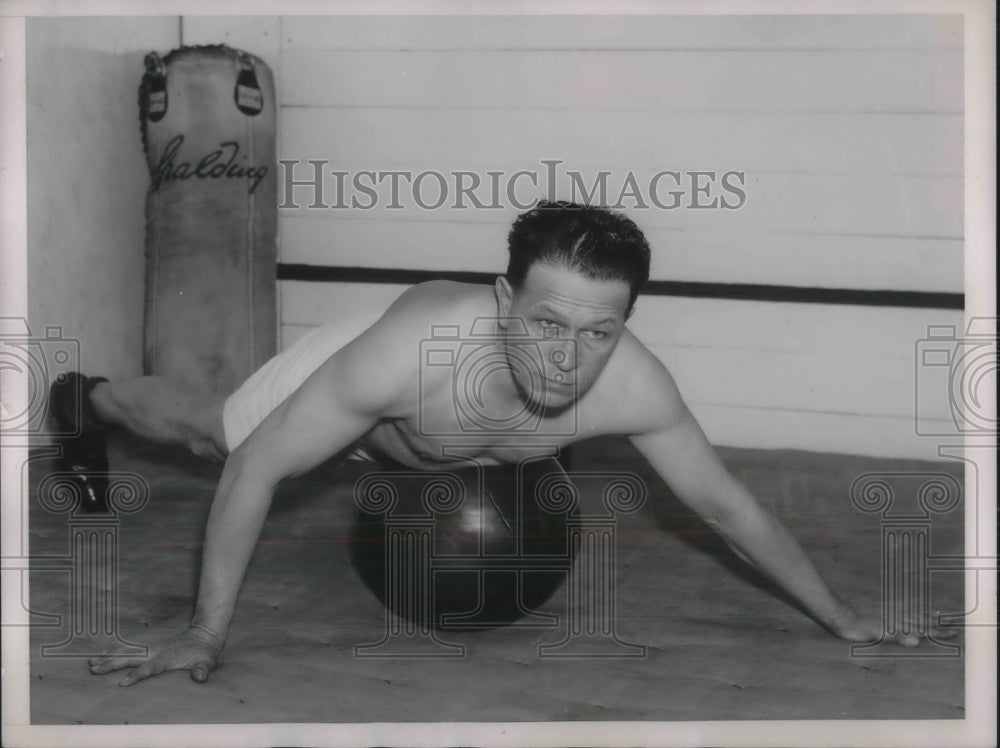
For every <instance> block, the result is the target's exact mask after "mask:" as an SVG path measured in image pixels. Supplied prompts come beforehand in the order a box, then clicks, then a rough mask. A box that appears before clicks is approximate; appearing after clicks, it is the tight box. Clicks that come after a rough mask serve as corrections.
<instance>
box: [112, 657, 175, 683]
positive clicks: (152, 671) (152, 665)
mask: <svg viewBox="0 0 1000 748" xmlns="http://www.w3.org/2000/svg"><path fill="white" fill-rule="evenodd" d="M165 669H166V668H164V667H163V665H161V664H160V663H159V662H158V661H156V660H151V661H150V662H146V663H143V664H142V665H140V666H139V667H137V668H136V669H135V670H133V671H132V672H131V673H129V674H128V675H126V676H125V677H124V678H122V680H121V682H120V683H119V684H118V685H119V686H131V685H132V684H133V683H138V682H139V681H141V680H146V678H148V677H150V676H151V675H159V674H160V673H162V672H163V671H164V670H165Z"/></svg>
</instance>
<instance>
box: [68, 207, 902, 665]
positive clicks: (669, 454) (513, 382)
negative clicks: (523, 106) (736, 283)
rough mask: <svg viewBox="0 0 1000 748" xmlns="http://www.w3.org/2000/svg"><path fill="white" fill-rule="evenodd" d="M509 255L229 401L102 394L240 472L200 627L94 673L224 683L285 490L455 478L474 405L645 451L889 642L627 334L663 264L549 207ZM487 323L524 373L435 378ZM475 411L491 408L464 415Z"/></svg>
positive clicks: (718, 516)
mask: <svg viewBox="0 0 1000 748" xmlns="http://www.w3.org/2000/svg"><path fill="white" fill-rule="evenodd" d="M509 249H510V264H509V266H508V270H507V273H506V275H505V276H501V277H499V278H497V279H496V283H495V285H494V286H493V287H490V286H481V285H471V284H462V283H453V282H447V281H435V282H430V283H423V284H420V285H417V286H414V287H413V288H411V289H409V290H408V291H407V292H406V293H404V294H403V295H402V296H401V297H400V298H399V299H398V300H397V301H396V302H395V303H393V304H392V305H391V306H390V307H389V309H388V310H387V311H386V312H385V313H384V315H383V316H382V317H381V318H379V319H378V320H377V321H376V322H375V323H374V324H372V325H371V326H369V327H367V328H366V329H364V330H363V331H361V332H360V334H358V335H357V336H356V337H354V335H353V333H351V335H350V337H351V338H352V339H350V340H349V342H348V341H344V340H338V336H340V337H343V333H342V332H337V331H336V330H337V325H333V326H327V327H324V328H320V329H319V330H318V331H316V332H315V333H313V334H311V335H310V336H308V338H307V339H303V341H300V342H299V343H296V345H294V346H292V347H291V348H290V349H289V350H288V351H286V352H284V353H283V354H281V355H279V356H278V357H276V358H275V359H272V361H271V362H269V363H268V364H265V366H264V367H262V369H261V370H260V371H259V372H257V373H256V374H255V375H254V376H253V377H251V378H250V380H248V382H247V383H246V384H244V385H243V387H241V388H240V390H238V391H237V392H236V393H235V394H234V395H233V396H232V397H230V398H228V399H227V400H221V399H216V398H209V397H206V396H205V395H193V394H191V393H188V392H185V391H184V390H183V389H181V388H179V387H177V386H176V385H173V384H171V383H169V382H166V381H165V380H163V379H161V378H157V377H143V378H140V379H136V380H131V381H123V382H116V383H109V382H106V381H103V380H90V381H89V382H86V381H85V386H84V388H83V390H84V392H85V393H88V395H89V397H88V399H87V400H86V402H85V411H86V412H87V413H89V414H90V418H89V421H91V422H99V423H100V422H103V423H104V424H113V425H118V426H123V427H125V428H127V429H129V430H130V431H132V432H134V433H136V434H139V435H141V436H143V437H146V438H151V439H155V440H158V441H161V442H165V443H175V444H183V445H186V446H188V447H189V448H190V449H191V450H192V451H194V452H196V453H197V454H201V455H206V456H213V455H214V456H217V457H219V458H224V459H225V467H224V469H223V471H222V477H221V479H220V481H219V485H218V488H217V489H216V493H215V498H214V500H213V502H212V507H211V512H210V514H209V518H208V525H207V528H206V531H205V544H204V557H203V563H202V572H201V580H200V585H199V590H198V599H197V605H196V608H195V612H194V616H193V619H192V622H191V625H190V627H189V628H188V629H187V630H186V631H184V632H183V633H181V634H180V635H178V636H176V637H174V638H173V639H170V640H169V641H167V642H165V643H163V644H160V645H154V646H152V647H151V648H150V656H149V657H148V658H135V657H128V656H125V657H123V656H116V655H114V654H113V653H112V654H109V655H105V656H103V657H100V658H94V659H92V660H91V661H90V670H91V672H92V673H95V674H103V673H108V672H111V671H115V670H120V669H123V668H133V669H132V670H131V671H130V672H129V673H128V674H127V675H126V676H125V678H124V680H122V681H121V685H132V684H133V683H136V682H138V681H140V680H142V679H144V678H148V677H150V676H152V675H156V674H159V673H163V672H166V671H169V670H178V669H185V670H189V671H190V673H191V677H192V678H193V679H194V680H195V681H198V682H204V681H205V680H207V678H208V675H209V673H210V672H211V671H212V670H214V669H215V668H216V667H218V666H219V665H220V664H221V662H222V649H223V646H224V644H225V641H226V636H227V632H228V628H229V624H230V620H231V618H232V615H233V610H234V607H235V605H236V599H237V594H238V592H239V590H240V587H241V584H242V581H243V576H244V573H245V571H246V568H247V564H248V563H249V561H250V557H251V554H252V553H253V550H254V546H255V544H256V542H257V538H258V536H259V534H260V531H261V528H262V526H263V524H264V521H265V519H266V517H267V514H268V509H269V507H270V503H271V498H272V493H273V491H274V488H275V485H276V484H277V483H278V482H279V481H280V480H282V479H283V478H285V477H288V476H293V475H298V474H301V473H304V472H305V471H308V470H310V469H311V468H313V467H315V466H317V465H319V464H320V463H322V462H324V461H326V460H328V459H329V458H331V457H332V456H334V455H337V454H346V452H347V451H348V450H350V449H354V448H357V447H362V448H364V449H366V450H368V451H369V452H374V453H376V454H379V453H380V454H383V455H387V456H389V457H390V458H392V459H395V460H396V461H398V462H401V463H404V464H406V465H408V466H411V467H414V468H418V469H420V468H424V469H440V468H441V465H442V462H443V461H445V460H446V459H447V458H446V456H445V455H444V454H443V453H442V451H441V447H442V445H444V444H452V445H454V444H455V443H456V439H455V438H454V437H445V436H436V435H435V434H437V433H441V432H443V431H447V430H448V429H439V430H436V429H433V428H424V427H423V426H424V425H425V423H426V419H427V418H428V417H430V418H438V419H441V421H442V423H445V422H448V421H449V419H452V425H454V422H453V421H454V419H456V418H457V416H456V415H455V414H456V410H457V409H456V404H457V405H470V404H471V405H475V407H476V408H478V409H479V411H481V412H483V413H484V414H485V417H487V418H489V417H495V419H497V420H502V419H503V418H504V417H505V414H511V413H516V412H518V411H524V409H525V408H528V409H530V410H531V413H533V414H535V415H537V418H538V421H537V424H536V428H534V430H533V431H532V433H533V434H538V435H541V437H542V438H541V440H540V441H541V442H544V443H545V444H546V445H548V446H551V445H553V444H555V445H566V444H569V443H570V442H572V441H574V440H575V439H580V438H589V437H593V436H598V435H601V434H625V435H628V436H629V437H630V439H631V441H632V443H633V444H634V445H635V446H636V447H637V448H638V450H639V451H640V452H641V453H642V454H643V455H644V456H645V457H646V459H647V460H649V462H650V464H651V465H652V466H653V468H655V470H656V471H657V473H659V475H661V476H662V477H663V479H664V481H665V482H666V483H667V484H668V485H669V486H670V487H671V489H672V490H673V491H674V492H675V493H676V495H677V496H678V497H679V498H680V499H681V500H682V501H683V502H684V503H685V504H687V505H688V506H689V507H691V508H692V509H693V510H694V511H695V512H696V513H697V514H698V515H699V516H700V517H701V518H702V519H703V520H704V521H705V522H707V523H708V524H709V525H710V526H711V527H713V528H714V529H715V530H716V531H717V532H718V533H719V534H720V535H721V536H722V537H723V538H724V539H725V541H726V542H727V543H728V544H729V546H730V547H731V548H732V549H733V551H734V552H735V553H736V554H737V555H738V556H740V557H741V558H742V559H744V560H745V561H746V562H747V563H749V564H750V565H752V566H753V567H754V568H755V569H757V570H758V571H760V572H761V573H762V574H764V575H765V576H767V577H770V578H771V579H772V580H774V581H775V582H776V583H777V584H778V585H780V586H781V587H782V588H783V589H784V590H786V591H787V592H788V593H789V594H791V595H792V596H793V597H794V598H795V599H796V600H798V601H799V603H800V604H801V605H802V606H803V608H804V609H805V610H806V611H808V612H809V613H810V614H811V615H812V616H813V617H814V618H815V619H816V620H817V621H819V622H820V623H822V624H823V625H824V626H825V627H826V628H828V629H829V630H830V631H831V632H832V633H833V634H835V635H837V636H840V637H842V638H844V639H847V640H849V641H855V642H867V641H875V640H876V639H878V638H879V636H880V634H881V632H882V626H881V621H880V620H878V619H877V618H876V617H874V616H866V615H859V614H858V613H856V612H855V611H854V610H852V609H851V608H850V607H849V606H847V605H846V604H845V603H844V602H842V601H841V600H840V599H838V598H837V596H836V595H834V593H833V592H832V591H831V590H830V589H829V587H828V586H827V585H826V583H825V582H824V581H823V579H822V578H821V577H820V575H819V573H818V572H817V570H816V568H815V567H814V566H813V564H812V563H811V562H810V560H809V559H808V557H807V556H806V555H805V553H804V552H803V550H802V548H801V547H800V546H799V544H798V543H797V542H796V541H795V539H794V538H793V537H792V536H791V535H790V534H789V533H788V531H787V530H786V529H785V528H784V527H783V526H782V525H781V524H780V523H779V522H778V520H777V519H776V518H775V517H774V516H772V514H771V513H770V512H768V511H767V510H766V509H764V508H763V507H762V506H761V505H760V504H759V503H758V502H757V501H755V499H754V498H753V496H751V495H750V493H749V492H748V490H747V489H746V488H745V487H744V486H743V485H742V484H740V483H739V482H738V481H737V480H735V479H734V478H733V477H732V476H731V475H730V474H729V473H728V472H727V471H726V469H725V467H724V466H723V464H722V462H721V461H720V460H719V458H718V456H717V455H716V453H715V451H714V449H713V448H712V446H711V445H710V444H709V442H708V440H707V439H706V437H705V435H704V433H703V432H702V430H701V428H700V427H699V425H698V423H697V422H696V421H695V419H694V417H693V416H692V415H691V412H690V411H689V410H688V408H687V407H686V406H685V404H684V401H683V400H682V399H681V396H680V394H679V392H678V390H677V386H676V385H675V383H674V380H673V378H672V377H671V375H670V372H669V371H667V369H666V368H665V367H664V365H663V364H662V363H661V362H660V360H659V359H658V358H657V357H656V356H654V355H653V354H652V353H650V351H649V350H648V349H647V348H646V347H645V346H644V345H643V344H642V343H641V342H640V341H639V340H637V339H636V338H635V337H634V336H633V335H632V333H631V332H629V330H628V329H627V328H626V327H625V322H626V320H627V319H628V317H629V315H630V313H631V311H632V308H633V304H634V302H635V298H636V295H637V294H638V292H639V290H640V288H641V286H642V284H643V283H644V282H645V281H646V279H647V278H648V273H649V247H648V245H647V243H646V240H645V238H644V237H643V235H642V233H641V232H640V230H639V229H638V228H637V227H636V226H635V224H634V223H633V222H632V221H630V220H628V219H627V218H625V217H623V216H620V215H617V214H614V213H611V212H609V211H607V210H603V209H599V208H591V207H582V206H577V205H571V204H565V203H541V204H539V206H538V207H536V208H535V209H533V210H531V211H528V212H527V213H525V214H524V215H522V216H520V217H519V218H518V219H517V220H516V221H515V223H514V225H513V228H512V230H511V232H510V236H509ZM477 320H478V322H477ZM484 320H487V321H489V322H488V323H487V324H491V325H493V329H492V332H494V333H495V337H494V338H493V343H492V345H493V346H494V348H495V352H496V353H497V355H498V356H500V357H501V359H500V360H502V361H505V362H507V365H506V366H505V367H503V368H502V370H501V373H500V375H496V374H495V373H494V375H491V376H488V377H486V378H485V379H484V380H483V381H482V382H480V384H481V389H479V390H477V392H476V393H470V392H468V391H467V390H466V388H463V387H458V388H456V387H455V381H454V374H455V370H456V368H455V367H454V366H451V367H449V366H440V367H432V366H423V362H422V361H421V354H420V341H422V340H427V339H428V338H430V337H431V334H432V328H434V327H436V326H440V325H450V326H453V328H454V327H457V328H458V329H459V331H460V333H461V335H462V336H467V335H471V334H473V333H474V329H473V325H474V324H475V325H478V326H479V328H480V332H481V328H482V325H483V321H484ZM522 325H523V329H522V328H521V326H522ZM525 331H526V332H527V333H528V334H529V335H530V336H533V339H534V340H535V341H536V342H537V345H536V346H535V347H534V350H535V351H537V352H538V353H537V355H536V358H537V366H530V365H524V360H523V359H522V358H519V356H520V355H521V354H522V353H523V351H524V350H526V349H527V348H531V346H527V347H524V346H522V347H521V348H518V349H517V350H515V347H516V346H518V345H520V343H519V342H518V341H523V333H524V332H525ZM344 343H346V344H344ZM324 345H325V346H327V349H328V350H324V348H323V346H324ZM480 355H481V352H480ZM310 360H311V363H310ZM317 367H318V368H317ZM303 369H304V370H305V371H304V372H303ZM296 372H298V374H297V375H296ZM296 377H297V378H296ZM286 380H287V381H286ZM298 380H302V381H301V384H299V381H298ZM95 381H96V385H95ZM285 391H287V392H289V393H290V394H289V395H288V396H287V397H285ZM262 393H263V394H262ZM56 394H57V393H53V396H54V397H55V396H56ZM473 394H475V395H478V396H479V397H480V398H481V399H480V400H477V401H475V402H474V403H470V402H468V401H464V400H463V398H469V397H470V396H472V395H473ZM456 399H457V400H456ZM421 419H424V421H422V420H421ZM92 425H93V424H92ZM94 433H95V432H94V431H93V429H90V430H88V432H87V433H85V436H84V437H80V438H81V439H86V438H88V434H89V435H91V436H92V435H93V434H94ZM95 438H96V437H95ZM532 438H535V437H532V436H531V435H530V434H529V435H526V434H524V433H514V434H511V433H503V432H502V431H490V430H478V431H476V432H475V433H472V434H470V443H472V442H474V443H475V444H476V445H478V447H477V451H478V454H477V455H476V456H475V459H476V460H477V461H480V462H483V463H487V464H495V463H506V462H511V461H517V460H519V459H523V457H524V449H523V447H524V445H525V444H526V443H531V439H532ZM460 442H461V440H460V439H459V443H460ZM515 444H516V445H517V446H518V447H519V448H518V449H514V448H513V447H514V445H515ZM98 451H100V450H98ZM77 468H78V469H80V468H81V465H79V464H78V465H77ZM81 479H82V480H84V481H86V475H83V474H82V473H81ZM899 643H900V644H903V645H905V646H916V645H917V644H918V639H917V637H915V636H912V635H902V634H901V635H900V637H899Z"/></svg>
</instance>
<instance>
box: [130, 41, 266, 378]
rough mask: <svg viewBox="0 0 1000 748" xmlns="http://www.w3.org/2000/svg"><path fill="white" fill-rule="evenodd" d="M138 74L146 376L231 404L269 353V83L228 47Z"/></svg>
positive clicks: (255, 63)
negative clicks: (223, 397)
mask: <svg viewBox="0 0 1000 748" xmlns="http://www.w3.org/2000/svg"><path fill="white" fill-rule="evenodd" d="M145 68H146V71H145V74H144V75H143V78H142V83H141V85H140V87H139V109H140V122H141V128H142V135H143V146H144V148H145V151H146V162H147V165H148V167H149V173H150V185H149V190H148V193H147V198H146V257H147V272H146V314H145V341H144V357H143V358H144V368H145V371H146V373H147V374H156V375H160V376H165V377H167V378H170V379H173V380H177V381H179V382H183V383H186V384H189V385H192V386H195V387H197V388H199V389H202V390H204V391H208V392H215V393H219V394H228V393H229V392H231V391H232V390H234V389H235V388H236V387H237V386H239V384H240V383H242V381H243V380H244V379H246V378H247V377H248V376H249V375H250V374H251V373H252V372H253V371H255V370H256V369H257V368H258V367H259V366H260V365H261V364H263V363H264V362H265V361H267V360H268V359H269V358H270V357H271V356H273V355H274V353H275V349H276V337H277V336H276V320H277V309H276V287H275V271H276V263H277V178H276V172H275V163H276V155H275V119H276V112H275V104H276V97H275V94H274V78H273V75H272V73H271V70H270V69H269V68H268V67H267V65H266V64H265V63H264V62H263V61H262V60H261V59H260V58H258V57H256V56H254V55H251V54H248V53H246V52H242V51H239V50H235V49H231V48H229V47H227V46H225V45H215V46H201V47H181V48H180V49H176V50H173V51H172V52H170V53H169V54H168V55H166V57H164V58H162V59H161V58H160V56H159V55H158V54H156V53H155V52H150V53H149V54H148V55H146V58H145Z"/></svg>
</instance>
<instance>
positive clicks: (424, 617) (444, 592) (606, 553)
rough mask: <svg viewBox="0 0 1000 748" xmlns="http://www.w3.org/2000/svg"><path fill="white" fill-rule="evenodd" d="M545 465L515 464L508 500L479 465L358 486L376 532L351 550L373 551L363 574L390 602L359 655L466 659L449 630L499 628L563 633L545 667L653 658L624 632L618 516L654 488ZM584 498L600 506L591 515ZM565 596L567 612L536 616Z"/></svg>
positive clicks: (542, 652)
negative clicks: (568, 661)
mask: <svg viewBox="0 0 1000 748" xmlns="http://www.w3.org/2000/svg"><path fill="white" fill-rule="evenodd" d="M537 449H538V447H537V445H533V446H532V447H531V448H530V451H531V452H533V453H537ZM527 451H529V450H527V449H526V452H527ZM552 451H553V454H554V453H555V452H556V451H557V450H552ZM536 459H537V458H526V459H525V460H523V461H522V462H520V463H519V464H518V465H516V466H506V467H505V470H508V471H512V473H513V475H514V479H513V480H512V481H509V482H506V485H505V486H504V487H503V489H502V490H507V491H512V492H513V494H512V495H506V496H501V495H500V494H499V493H498V492H497V485H496V480H495V479H493V480H491V479H490V478H489V477H488V475H487V474H486V471H488V470H489V469H490V468H489V467H484V466H481V465H478V466H476V467H474V468H472V469H471V475H472V476H473V477H472V479H471V480H461V479H459V478H457V477H456V474H455V473H454V472H428V471H399V470H396V471H382V470H378V471H373V472H370V473H367V474H365V475H364V476H363V477H362V478H361V479H360V480H359V481H358V482H357V483H356V485H355V491H354V494H355V501H356V503H357V506H358V508H359V511H360V513H361V515H362V516H364V517H367V518H375V521H371V520H370V521H369V527H370V532H371V533H372V534H371V535H369V536H367V537H360V538H355V539H354V540H353V541H352V542H356V543H364V544H368V545H369V546H370V547H369V549H368V551H367V553H365V554H364V555H363V556H361V558H363V559H365V560H363V561H361V563H360V564H358V565H359V566H360V567H361V568H359V571H360V573H361V574H362V576H363V577H365V576H367V578H366V581H367V583H368V584H369V586H370V587H372V588H373V591H374V592H375V594H376V596H377V597H379V598H380V600H381V601H382V602H383V604H384V605H385V625H384V629H383V632H382V636H381V638H380V639H379V640H378V641H374V642H368V643H362V644H358V645H356V646H355V648H354V653H355V656H356V657H359V658H368V657H377V658H404V659H412V658H421V659H424V658H455V657H464V656H465V655H466V649H467V645H466V644H464V643H461V642H458V641H453V640H451V639H450V638H449V632H455V631H461V630H463V629H464V630H470V629H472V630H477V629H483V628H492V627H495V626H513V627H518V628H535V629H553V630H557V631H559V632H560V634H561V636H560V638H559V639H558V640H557V641H554V642H551V643H547V644H537V645H536V656H537V657H539V658H573V659H578V658H596V659H607V658H622V657H645V655H646V647H645V646H643V645H640V644H636V643H632V642H628V641H626V640H624V639H623V638H622V637H621V636H620V635H619V633H618V631H617V621H618V616H617V596H616V585H617V559H616V550H617V536H616V530H617V524H618V519H619V517H620V516H621V515H623V514H631V513H633V512H635V511H638V510H639V509H640V508H641V507H642V506H643V504H644V503H645V500H646V497H647V489H646V485H645V482H644V481H643V480H642V478H640V477H639V476H637V475H634V474H632V473H625V472H622V473H607V472H596V471H595V472H587V471H568V472H566V471H563V470H561V469H559V468H558V467H551V469H550V468H549V467H545V466H543V467H542V468H541V470H538V469H534V470H533V469H532V468H533V465H537V464H542V465H544V462H539V463H536V462H535V460H536ZM548 465H549V466H552V465H553V463H549V464H548ZM583 495H586V496H588V497H591V499H593V498H598V499H599V500H598V501H593V500H591V501H588V502H587V503H586V506H583V505H582V504H583V502H582V501H581V497H582V496H583ZM491 515H493V519H491V518H490V516H491ZM497 520H498V521H497ZM501 523H502V524H501ZM498 526H499V527H500V531H499V533H498V535H499V540H498V536H497V535H494V534H493V533H494V532H495V531H496V528H497V527H498ZM456 539H457V540H459V541H460V542H459V543H455V542H454V541H455V540H456ZM366 566H368V567H370V568H369V573H368V574H367V575H366V572H365V567H366ZM538 580H542V581H538ZM539 584H541V585H547V587H546V588H544V589H542V590H541V592H539ZM560 589H561V590H563V592H564V596H563V598H562V599H563V600H564V602H565V612H564V613H552V612H540V611H539V610H536V609H535V607H534V604H533V603H534V602H544V601H545V600H546V599H547V598H548V596H549V595H550V594H554V593H555V592H556V591H557V590H560ZM557 607H558V606H557ZM445 610H448V612H444V611H445Z"/></svg>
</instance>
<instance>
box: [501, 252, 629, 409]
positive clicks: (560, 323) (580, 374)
mask: <svg viewBox="0 0 1000 748" xmlns="http://www.w3.org/2000/svg"><path fill="white" fill-rule="evenodd" d="M497 300H498V303H499V312H500V316H501V317H515V318H520V319H523V321H524V324H525V326H526V328H527V333H528V335H529V336H530V337H531V338H532V339H533V340H534V341H535V343H534V344H533V345H528V346H525V345H524V344H523V343H521V342H519V336H518V334H517V331H516V330H514V329H512V328H511V327H510V326H508V329H507V337H506V348H507V358H508V361H509V362H510V365H511V366H510V368H511V374H512V376H513V378H514V381H515V383H516V384H517V388H518V390H520V392H521V394H522V395H523V396H525V398H526V399H527V400H528V401H529V402H532V403H535V404H537V405H541V406H544V407H546V408H553V409H558V408H562V407H565V406H567V405H570V404H571V403H572V402H573V400H574V398H576V397H580V396H582V395H583V394H584V393H585V392H587V391H588V390H589V389H590V388H591V386H593V384H594V382H595V381H596V379H597V377H598V375H600V373H601V371H602V370H603V369H604V366H605V364H606V363H607V362H608V359H609V358H610V357H611V354H612V352H613V351H614V349H615V346H616V345H617V344H618V340H619V338H621V335H622V332H623V331H624V329H625V320H626V318H627V316H628V305H629V286H628V283H626V282H625V281H620V280H593V279H591V278H587V277H586V276H584V275H582V274H580V273H578V272H576V271H575V270H570V269H569V268H566V267H564V266H561V265H550V264H543V263H536V264H535V265H532V266H531V268H530V269H529V271H528V276H527V278H526V279H525V281H524V284H523V285H522V287H521V289H520V290H518V291H514V290H513V289H512V288H511V286H510V284H509V283H508V282H507V280H506V278H499V279H498V280H497ZM539 338H540V339H541V340H538V339H539ZM526 351H532V352H533V355H532V361H533V362H534V363H535V365H533V366H524V365H522V364H523V362H524V360H525V359H524V356H525V352H526Z"/></svg>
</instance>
